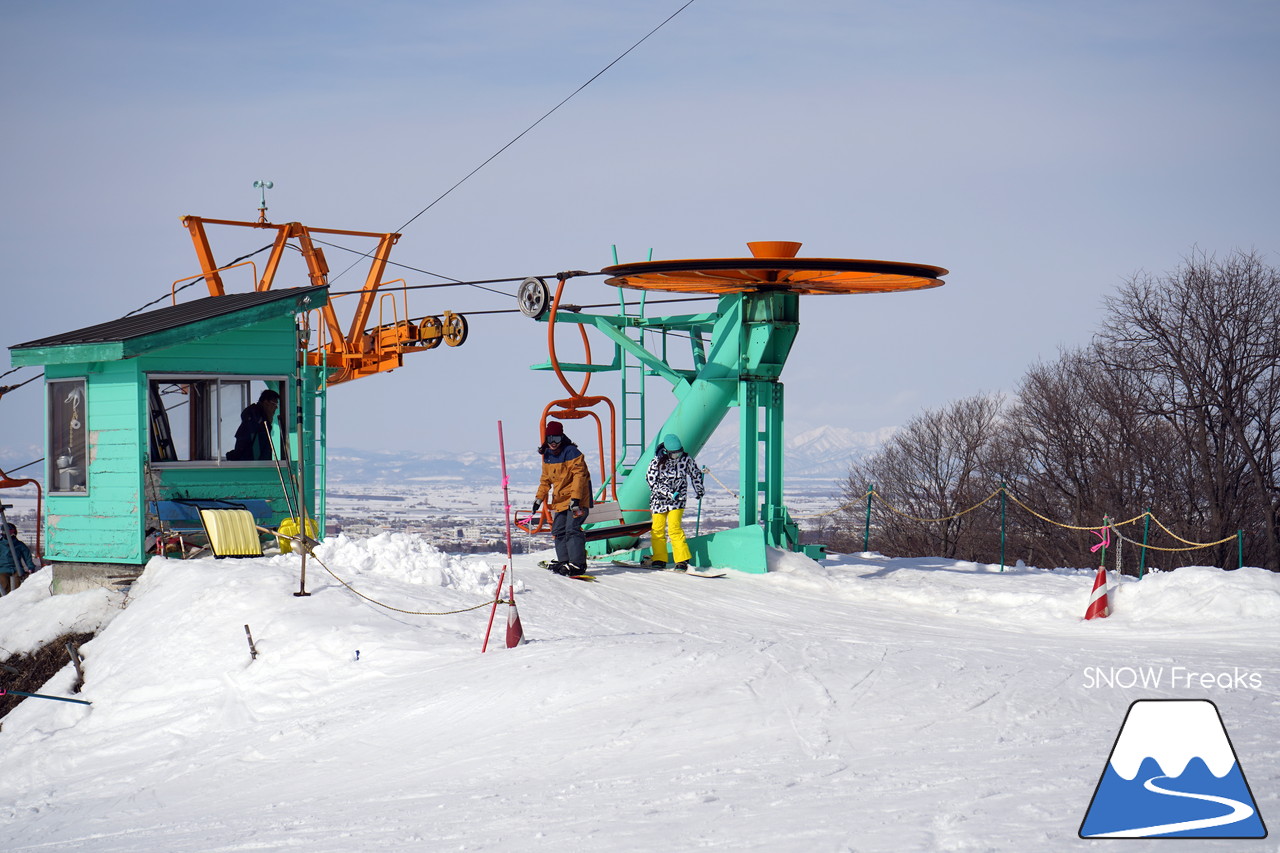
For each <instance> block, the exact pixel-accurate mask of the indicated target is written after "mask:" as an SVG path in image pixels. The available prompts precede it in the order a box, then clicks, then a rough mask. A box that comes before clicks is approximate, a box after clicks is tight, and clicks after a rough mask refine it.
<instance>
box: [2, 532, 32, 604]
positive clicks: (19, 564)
mask: <svg viewBox="0 0 1280 853" xmlns="http://www.w3.org/2000/svg"><path fill="white" fill-rule="evenodd" d="M35 573H36V563H35V560H33V559H32V558H31V549H30V548H28V547H27V545H26V543H25V542H23V541H22V540H21V539H19V538H18V528H17V527H16V526H14V525H13V524H7V525H5V526H4V528H3V529H0V594H4V595H7V594H8V593H11V592H13V591H14V590H15V589H17V588H18V587H19V586H21V585H22V581H23V579H24V578H26V576H27V575H33V574H35Z"/></svg>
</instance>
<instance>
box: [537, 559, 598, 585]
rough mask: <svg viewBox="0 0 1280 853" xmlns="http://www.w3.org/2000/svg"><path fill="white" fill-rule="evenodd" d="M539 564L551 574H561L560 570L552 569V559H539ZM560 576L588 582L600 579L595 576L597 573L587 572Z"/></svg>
mask: <svg viewBox="0 0 1280 853" xmlns="http://www.w3.org/2000/svg"><path fill="white" fill-rule="evenodd" d="M538 565H539V566H540V567H541V568H544V569H546V570H547V571H549V572H551V574H553V575H559V574H560V573H559V572H554V571H551V561H550V560H539V561H538ZM560 577H562V578H573V579H574V580H576V581H586V582H587V583H596V582H597V580H598V579H597V578H596V576H595V575H587V574H582V575H560Z"/></svg>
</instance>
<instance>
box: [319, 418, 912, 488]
mask: <svg viewBox="0 0 1280 853" xmlns="http://www.w3.org/2000/svg"><path fill="white" fill-rule="evenodd" d="M895 429H896V427H885V428H883V429H879V430H876V431H875V432H856V431H854V430H851V429H845V428H844V427H834V426H823V427H818V428H817V429H812V430H809V431H808V432H803V433H800V434H798V435H796V436H793V437H791V438H788V439H787V458H786V474H787V479H788V480H791V479H804V480H811V481H822V482H833V483H834V482H838V481H840V480H843V479H844V477H845V476H846V474H847V473H848V470H849V464H850V463H851V462H853V460H855V459H857V458H860V457H862V456H865V455H867V454H868V453H871V452H873V451H874V450H875V449H876V448H878V447H879V446H880V445H882V444H883V443H884V442H885V441H886V440H888V439H889V437H890V436H892V435H893V433H894V431H895ZM583 450H584V452H586V453H587V455H588V456H592V455H594V454H593V452H592V449H591V448H588V447H585V446H584V447H583ZM697 458H698V462H699V463H700V464H701V465H703V466H704V467H706V468H709V469H710V470H711V472H712V473H714V474H715V476H716V477H718V478H719V479H720V480H722V481H723V482H726V483H730V482H732V481H733V480H734V479H736V477H737V475H738V439H737V435H736V433H734V432H731V431H727V430H725V431H722V432H721V433H717V434H716V435H715V436H713V437H712V440H711V441H710V442H709V443H708V444H707V446H706V447H704V448H703V449H702V450H701V452H699V453H698V454H697ZM592 461H593V462H594V460H592ZM539 473H540V465H539V462H538V457H537V454H536V453H535V452H534V451H533V448H519V449H514V448H513V449H511V450H510V451H509V452H508V455H507V475H508V476H509V477H510V479H511V481H512V482H518V483H532V482H535V481H536V480H537V479H538V475H539ZM501 477H502V460H501V459H500V458H499V456H498V454H497V453H476V452H472V451H464V452H458V453H441V452H434V453H419V452H410V451H388V450H356V449H353V448H348V447H330V448H329V471H328V479H329V482H330V483H331V484H335V483H343V482H346V483H377V482H413V481H430V480H460V481H463V482H475V483H492V482H497V481H499V480H501Z"/></svg>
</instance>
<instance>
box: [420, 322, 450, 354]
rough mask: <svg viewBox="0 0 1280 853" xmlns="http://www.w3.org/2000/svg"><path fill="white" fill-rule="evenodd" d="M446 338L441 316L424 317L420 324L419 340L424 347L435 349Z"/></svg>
mask: <svg viewBox="0 0 1280 853" xmlns="http://www.w3.org/2000/svg"><path fill="white" fill-rule="evenodd" d="M443 338H444V326H443V325H442V324H441V323H440V318H439V317H423V318H422V322H421V323H419V324H418V340H419V342H421V344H422V347H423V349H435V348H436V347H438V346H440V341H441V340H442V339H443Z"/></svg>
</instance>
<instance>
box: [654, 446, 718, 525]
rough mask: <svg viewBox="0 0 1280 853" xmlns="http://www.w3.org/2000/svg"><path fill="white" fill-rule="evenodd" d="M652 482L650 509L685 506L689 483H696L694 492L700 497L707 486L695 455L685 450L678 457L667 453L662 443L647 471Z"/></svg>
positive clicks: (668, 509)
mask: <svg viewBox="0 0 1280 853" xmlns="http://www.w3.org/2000/svg"><path fill="white" fill-rule="evenodd" d="M645 480H647V481H648V483H649V492H650V496H649V510H650V512H670V511H671V510H673V509H684V501H685V497H686V496H687V495H688V494H689V489H688V488H687V485H688V484H689V483H692V484H693V494H694V496H695V497H697V498H698V499H699V500H701V499H702V495H703V494H704V492H705V489H704V488H703V485H702V469H701V468H699V467H698V463H697V462H695V461H694V459H693V457H692V456H690V455H689V454H687V453H685V454H683V455H681V456H680V458H678V459H677V458H674V457H672V456H671V455H670V454H668V453H667V450H666V448H665V447H663V446H662V445H661V444H659V445H658V452H657V454H656V455H654V457H653V461H652V462H650V463H649V470H648V472H647V473H646V474H645Z"/></svg>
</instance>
